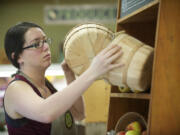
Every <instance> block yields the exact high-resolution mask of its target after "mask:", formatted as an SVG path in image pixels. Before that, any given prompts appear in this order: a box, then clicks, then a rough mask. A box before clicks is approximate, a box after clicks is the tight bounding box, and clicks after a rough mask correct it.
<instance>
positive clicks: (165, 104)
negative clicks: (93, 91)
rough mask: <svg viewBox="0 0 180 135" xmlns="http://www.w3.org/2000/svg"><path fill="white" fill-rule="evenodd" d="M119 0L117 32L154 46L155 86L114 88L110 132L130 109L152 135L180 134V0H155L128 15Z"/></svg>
mask: <svg viewBox="0 0 180 135" xmlns="http://www.w3.org/2000/svg"><path fill="white" fill-rule="evenodd" d="M120 7H121V0H119V1H118V10H117V12H118V14H117V25H116V26H117V27H116V31H120V30H126V32H127V33H128V34H130V35H132V36H133V37H135V38H137V39H139V40H140V41H143V42H144V43H146V44H148V45H150V46H152V47H154V61H153V65H152V66H153V72H152V82H151V88H150V89H149V90H148V91H147V92H146V93H138V94H135V93H120V92H119V91H118V88H117V87H116V86H112V87H111V94H110V103H109V113H108V122H107V131H109V130H111V129H114V128H115V125H116V123H117V121H118V119H119V118H120V117H121V116H122V115H123V114H125V113H127V112H132V111H134V112H138V113H140V114H141V115H142V116H144V118H145V119H146V121H147V124H148V125H147V129H148V134H149V135H160V134H163V135H179V134H180V128H179V127H180V1H179V0H154V1H152V2H150V3H149V4H147V5H145V6H143V7H141V8H139V9H137V10H136V11H134V12H132V13H130V14H129V15H127V16H125V17H122V18H121V17H120V11H121V9H120Z"/></svg>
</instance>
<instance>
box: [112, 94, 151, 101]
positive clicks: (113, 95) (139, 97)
mask: <svg viewBox="0 0 180 135" xmlns="http://www.w3.org/2000/svg"><path fill="white" fill-rule="evenodd" d="M110 96H111V97H115V98H116V97H117V98H119V97H120V98H134V99H147V100H149V99H150V97H151V96H150V94H149V93H111V95H110Z"/></svg>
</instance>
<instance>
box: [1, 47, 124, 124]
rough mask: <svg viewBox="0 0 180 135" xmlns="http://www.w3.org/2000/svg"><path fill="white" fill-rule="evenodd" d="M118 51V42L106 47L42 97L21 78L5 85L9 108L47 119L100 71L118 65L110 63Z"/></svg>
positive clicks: (70, 102)
mask: <svg viewBox="0 0 180 135" xmlns="http://www.w3.org/2000/svg"><path fill="white" fill-rule="evenodd" d="M121 54H122V52H121V51H120V48H119V47H118V46H109V47H107V48H106V49H104V50H103V51H101V52H100V53H99V54H98V55H97V56H96V57H95V58H94V59H93V61H92V63H91V65H90V67H89V68H88V69H87V70H86V71H85V72H84V73H83V74H82V75H81V76H80V77H78V78H77V79H76V80H75V81H73V82H72V83H71V84H69V85H68V86H67V87H66V88H65V89H64V90H63V91H61V92H56V93H55V94H53V95H51V96H49V97H48V98H46V99H43V98H41V97H39V96H38V95H37V94H36V93H35V92H34V91H33V90H32V88H31V87H30V86H29V85H28V84H26V83H25V82H22V81H18V82H16V83H14V84H12V85H10V86H9V88H8V90H7V93H6V96H7V98H6V99H5V102H6V101H8V100H9V102H11V107H13V110H15V111H16V112H17V113H19V114H21V115H22V116H24V117H27V118H30V119H33V120H36V121H40V122H45V123H49V122H51V121H53V120H54V119H56V118H57V117H58V116H60V115H62V114H63V113H64V112H66V111H67V110H68V109H70V108H71V106H72V105H73V104H74V102H75V101H77V100H78V98H79V97H80V96H81V95H82V94H83V92H84V91H86V90H87V88H88V87H89V86H90V85H91V84H92V83H93V81H94V80H96V79H97V78H98V77H99V76H100V75H102V74H104V73H106V72H108V71H109V70H111V69H113V68H117V67H121V66H122V65H123V64H122V63H118V64H114V63H113V61H114V60H116V59H117V58H118V57H120V55H121Z"/></svg>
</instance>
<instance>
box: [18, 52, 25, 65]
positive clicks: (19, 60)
mask: <svg viewBox="0 0 180 135" xmlns="http://www.w3.org/2000/svg"><path fill="white" fill-rule="evenodd" d="M17 62H18V63H19V65H23V64H24V60H23V59H22V57H21V54H20V55H19V56H18V59H17Z"/></svg>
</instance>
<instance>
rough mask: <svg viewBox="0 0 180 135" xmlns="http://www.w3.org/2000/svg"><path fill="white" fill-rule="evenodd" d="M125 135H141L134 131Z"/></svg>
mask: <svg viewBox="0 0 180 135" xmlns="http://www.w3.org/2000/svg"><path fill="white" fill-rule="evenodd" d="M125 135H141V133H140V132H138V131H136V130H129V131H127V132H126V134H125Z"/></svg>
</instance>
